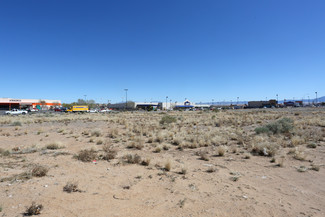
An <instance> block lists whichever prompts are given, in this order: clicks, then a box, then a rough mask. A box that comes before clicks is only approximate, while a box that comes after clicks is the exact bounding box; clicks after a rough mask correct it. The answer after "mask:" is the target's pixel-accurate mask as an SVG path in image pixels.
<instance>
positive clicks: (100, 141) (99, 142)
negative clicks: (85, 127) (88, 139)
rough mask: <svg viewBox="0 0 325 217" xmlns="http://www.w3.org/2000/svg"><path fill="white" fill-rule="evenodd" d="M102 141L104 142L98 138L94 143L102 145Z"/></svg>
mask: <svg viewBox="0 0 325 217" xmlns="http://www.w3.org/2000/svg"><path fill="white" fill-rule="evenodd" d="M103 143H104V141H103V140H101V139H99V140H97V142H96V145H102V144H103Z"/></svg>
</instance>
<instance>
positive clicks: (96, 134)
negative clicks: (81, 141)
mask: <svg viewBox="0 0 325 217" xmlns="http://www.w3.org/2000/svg"><path fill="white" fill-rule="evenodd" d="M101 135H102V133H101V132H100V131H99V130H94V131H92V132H91V136H96V137H100V136H101Z"/></svg>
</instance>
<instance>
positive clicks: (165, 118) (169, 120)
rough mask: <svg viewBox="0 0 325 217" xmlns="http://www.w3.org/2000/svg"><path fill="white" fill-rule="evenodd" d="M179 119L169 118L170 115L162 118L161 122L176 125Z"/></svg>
mask: <svg viewBox="0 0 325 217" xmlns="http://www.w3.org/2000/svg"><path fill="white" fill-rule="evenodd" d="M176 121H177V119H176V118H175V117H173V116H169V115H166V116H164V117H162V118H161V120H160V121H159V123H160V124H170V123H174V122H176Z"/></svg>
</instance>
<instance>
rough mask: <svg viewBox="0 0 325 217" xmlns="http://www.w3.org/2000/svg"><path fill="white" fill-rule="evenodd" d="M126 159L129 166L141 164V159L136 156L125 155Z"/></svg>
mask: <svg viewBox="0 0 325 217" xmlns="http://www.w3.org/2000/svg"><path fill="white" fill-rule="evenodd" d="M124 158H125V159H126V162H127V163H129V164H139V163H140V162H141V157H140V156H139V155H137V154H135V155H132V154H127V155H126V156H124Z"/></svg>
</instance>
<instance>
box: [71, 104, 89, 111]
mask: <svg viewBox="0 0 325 217" xmlns="http://www.w3.org/2000/svg"><path fill="white" fill-rule="evenodd" d="M67 112H88V106H87V105H75V106H72V107H71V108H69V109H67Z"/></svg>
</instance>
